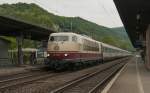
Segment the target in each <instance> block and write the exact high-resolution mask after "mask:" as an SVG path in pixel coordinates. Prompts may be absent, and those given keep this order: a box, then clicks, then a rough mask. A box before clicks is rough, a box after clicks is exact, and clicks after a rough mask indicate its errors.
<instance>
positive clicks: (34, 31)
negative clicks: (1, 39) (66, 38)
mask: <svg viewBox="0 0 150 93" xmlns="http://www.w3.org/2000/svg"><path fill="white" fill-rule="evenodd" d="M0 29H1V31H0V35H4V36H20V35H23V37H24V38H27V39H32V40H48V37H49V34H51V33H53V32H54V31H53V30H51V29H50V28H45V27H41V26H38V25H34V24H31V23H27V22H24V21H22V20H18V19H14V18H10V17H6V16H0Z"/></svg>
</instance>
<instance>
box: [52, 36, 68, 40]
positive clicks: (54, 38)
mask: <svg viewBox="0 0 150 93" xmlns="http://www.w3.org/2000/svg"><path fill="white" fill-rule="evenodd" d="M68 40H69V37H68V36H51V37H50V41H68Z"/></svg>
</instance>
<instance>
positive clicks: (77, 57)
mask: <svg viewBox="0 0 150 93" xmlns="http://www.w3.org/2000/svg"><path fill="white" fill-rule="evenodd" d="M127 55H129V52H128V51H125V50H122V49H120V48H116V47H114V46H111V45H108V44H104V43H102V42H99V41H96V40H94V39H92V38H90V37H87V36H83V35H79V34H76V33H72V32H60V33H52V34H51V35H50V37H49V40H48V47H47V61H46V64H47V65H49V66H50V67H51V68H55V69H66V68H69V67H71V68H72V67H74V66H78V67H80V66H81V65H84V64H85V65H91V64H92V65H93V64H97V63H101V62H103V61H104V60H108V59H109V60H110V59H114V58H120V57H124V56H127Z"/></svg>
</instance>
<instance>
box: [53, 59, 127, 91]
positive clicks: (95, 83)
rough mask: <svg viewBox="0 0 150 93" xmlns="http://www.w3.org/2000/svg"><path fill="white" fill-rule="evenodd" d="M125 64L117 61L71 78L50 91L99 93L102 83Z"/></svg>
mask: <svg viewBox="0 0 150 93" xmlns="http://www.w3.org/2000/svg"><path fill="white" fill-rule="evenodd" d="M124 64H125V62H124V63H122V62H121V63H117V64H114V65H112V66H111V67H108V68H106V69H103V70H100V71H96V72H94V73H91V74H86V75H84V76H81V77H79V78H77V79H75V80H72V81H70V82H68V83H66V84H64V85H63V86H61V87H59V88H57V89H55V90H53V91H51V92H50V93H98V92H99V93H100V91H101V90H100V89H102V87H104V84H105V83H106V82H107V81H108V80H109V79H110V78H111V77H112V76H113V75H114V74H115V73H116V72H117V71H118V70H119V69H120V68H121V67H122V66H123V65H124Z"/></svg>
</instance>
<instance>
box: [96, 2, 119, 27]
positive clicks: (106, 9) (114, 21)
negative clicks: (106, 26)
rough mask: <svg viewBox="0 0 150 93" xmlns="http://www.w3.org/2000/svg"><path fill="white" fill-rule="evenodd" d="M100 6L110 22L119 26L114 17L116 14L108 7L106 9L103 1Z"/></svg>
mask: <svg viewBox="0 0 150 93" xmlns="http://www.w3.org/2000/svg"><path fill="white" fill-rule="evenodd" d="M98 4H99V6H100V7H101V8H102V9H103V11H104V12H105V13H106V15H107V18H108V19H109V20H110V22H111V23H112V24H114V25H117V24H116V20H115V19H114V17H115V16H116V15H113V14H114V13H113V12H112V11H111V10H110V9H109V8H108V7H107V8H106V7H105V5H104V3H103V2H102V1H101V0H99V2H98Z"/></svg>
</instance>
